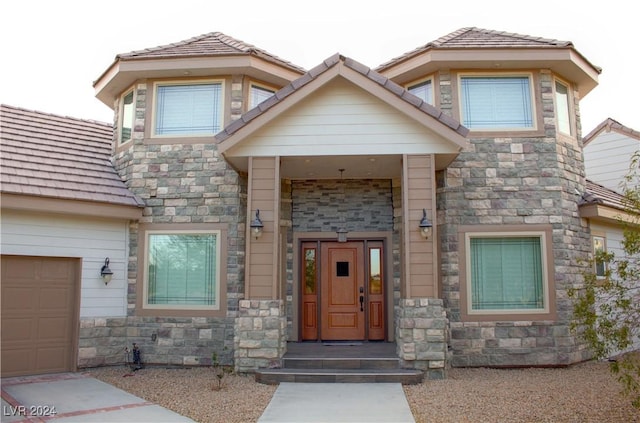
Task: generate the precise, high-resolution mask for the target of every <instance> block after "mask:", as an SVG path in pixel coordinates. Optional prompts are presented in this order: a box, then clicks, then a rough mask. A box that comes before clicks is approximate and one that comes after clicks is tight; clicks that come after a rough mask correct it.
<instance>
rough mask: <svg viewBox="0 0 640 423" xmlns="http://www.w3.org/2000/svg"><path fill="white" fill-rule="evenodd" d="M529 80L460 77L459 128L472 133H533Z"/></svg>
mask: <svg viewBox="0 0 640 423" xmlns="http://www.w3.org/2000/svg"><path fill="white" fill-rule="evenodd" d="M531 92H532V84H531V78H530V77H529V76H462V77H461V78H460V104H461V106H460V107H461V116H462V124H463V125H464V126H466V127H467V128H469V129H472V130H473V129H476V130H505V129H511V130H528V129H534V128H535V125H534V117H533V115H534V113H533V102H532V94H531Z"/></svg>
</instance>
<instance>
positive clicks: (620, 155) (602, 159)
mask: <svg viewBox="0 0 640 423" xmlns="http://www.w3.org/2000/svg"><path fill="white" fill-rule="evenodd" d="M582 144H583V145H584V166H585V173H586V174H587V176H588V178H589V179H591V180H592V181H594V182H596V183H598V184H600V185H602V186H605V187H607V188H609V189H611V190H614V191H617V192H619V193H623V192H624V185H623V183H624V178H625V176H627V175H628V174H629V166H630V165H631V160H630V159H631V157H632V156H633V155H634V154H640V132H638V131H635V130H633V129H631V128H628V127H626V126H624V125H622V124H620V123H619V122H617V121H615V120H613V119H611V118H608V119H607V120H605V121H604V122H602V123H601V124H600V125H598V126H597V127H595V128H594V129H593V130H592V131H591V132H589V134H588V135H586V136H585V137H584V138H583V139H582Z"/></svg>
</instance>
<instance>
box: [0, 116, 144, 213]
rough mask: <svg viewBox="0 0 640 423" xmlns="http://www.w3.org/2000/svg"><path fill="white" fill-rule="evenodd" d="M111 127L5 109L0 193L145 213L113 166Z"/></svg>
mask: <svg viewBox="0 0 640 423" xmlns="http://www.w3.org/2000/svg"><path fill="white" fill-rule="evenodd" d="M112 137H113V127H112V126H111V125H109V124H106V123H101V122H96V121H90V120H80V119H75V118H70V117H63V116H57V115H52V114H47V113H42V112H37V111H32V110H26V109H21V108H18V107H13V106H7V105H4V104H3V105H0V185H1V186H0V191H1V192H2V193H8V194H22V195H32V196H39V197H49V198H57V199H65V200H82V201H92V202H99V203H109V204H115V205H124V206H134V207H143V206H144V203H143V201H142V200H141V199H140V198H138V197H137V196H136V195H135V194H133V193H132V192H131V191H129V190H128V189H127V187H126V186H125V184H124V183H123V182H122V180H121V179H120V177H119V176H118V174H117V172H116V171H115V169H114V167H113V165H112V163H111V142H112Z"/></svg>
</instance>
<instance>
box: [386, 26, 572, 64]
mask: <svg viewBox="0 0 640 423" xmlns="http://www.w3.org/2000/svg"><path fill="white" fill-rule="evenodd" d="M476 48H487V49H488V48H492V49H495V48H573V43H571V42H570V41H559V40H554V39H549V38H542V37H533V36H530V35H522V34H515V33H510V32H504V31H493V30H488V29H482V28H476V27H467V28H461V29H459V30H457V31H454V32H452V33H450V34H447V35H445V36H443V37H440V38H438V39H437V40H435V41H431V42H429V43H427V44H425V45H423V46H421V47H418V48H416V49H414V50H412V51H410V52H408V53H405V54H403V55H401V56H398V57H395V58H393V59H391V60H390V61H388V62H386V63H383V64H381V65H380V66H378V67H377V68H376V70H377V71H382V70H384V69H386V68H389V67H391V66H393V65H395V64H397V63H399V62H402V61H404V60H407V59H409V58H411V57H414V56H417V55H419V54H421V53H423V52H425V51H428V50H435V49H476Z"/></svg>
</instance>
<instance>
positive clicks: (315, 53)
mask: <svg viewBox="0 0 640 423" xmlns="http://www.w3.org/2000/svg"><path fill="white" fill-rule="evenodd" d="M632 4H633V2H631V1H629V0H607V1H606V2H597V3H596V2H593V1H589V0H536V1H531V2H524V1H522V0H483V1H479V0H453V1H451V2H442V1H440V2H434V1H428V0H393V1H389V2H382V1H376V0H367V1H361V0H322V1H300V0H297V1H294V0H227V1H221V0H205V1H201V0H182V1H175V0H173V1H167V0H110V1H101V2H98V1H95V0H93V1H92V0H84V1H80V0H21V1H10V2H5V3H3V7H2V9H3V10H2V13H1V15H0V40H1V43H2V55H1V56H0V103H2V104H7V105H10V106H16V107H22V108H25V109H30V110H37V111H40V112H45V113H52V114H56V115H63V116H70V117H75V118H80V119H91V120H97V121H101V122H108V123H111V122H112V121H113V111H112V110H111V109H110V108H109V107H108V106H106V105H105V104H103V103H102V102H100V101H99V100H98V99H97V98H96V97H95V91H94V89H93V82H94V81H95V80H96V79H98V77H99V76H100V75H101V74H102V73H103V72H104V71H105V70H106V69H107V68H108V67H109V66H110V65H111V64H112V63H113V61H114V59H115V56H116V54H119V53H127V52H130V51H133V50H140V49H144V48H149V47H156V46H160V45H166V44H170V43H174V42H178V41H182V40H186V39H189V38H192V37H195V36H198V35H202V34H206V33H210V32H215V31H220V32H222V33H224V34H226V35H229V36H231V37H233V38H236V39H239V40H241V41H244V42H246V43H249V44H253V45H255V46H256V47H258V48H261V49H263V50H266V51H268V52H270V53H272V54H275V55H276V56H279V57H280V58H282V59H285V60H288V61H290V62H292V63H294V64H296V65H299V66H302V67H303V68H305V69H311V68H312V67H314V66H316V65H317V64H319V63H321V62H322V61H323V60H324V59H326V58H328V57H329V56H331V55H333V54H335V53H340V54H342V55H344V56H347V57H350V58H352V59H354V60H356V61H358V62H360V63H362V64H364V65H367V66H369V67H371V68H375V67H376V66H378V65H380V64H382V63H384V62H386V61H388V60H390V59H392V58H394V57H396V56H399V55H401V54H403V53H406V52H408V51H411V50H413V49H414V48H416V47H419V46H422V45H424V44H426V43H428V42H430V41H433V40H436V39H438V38H440V37H442V36H444V35H447V34H449V33H451V32H453V31H456V30H458V29H460V28H463V27H478V28H483V29H490V30H496V31H506V32H513V33H518V34H525V35H531V36H539V37H544V38H553V39H557V40H562V41H571V42H573V44H574V46H575V48H576V49H577V50H578V51H579V52H580V53H581V54H582V55H583V56H585V57H586V58H587V60H589V61H590V62H591V63H592V64H594V65H596V66H598V67H600V68H602V73H601V74H600V76H599V85H598V87H596V88H595V89H594V90H593V91H591V92H590V93H589V94H588V95H587V96H586V97H585V98H584V99H583V100H582V101H581V102H580V108H581V113H582V127H583V135H586V134H587V133H589V132H590V131H591V130H592V129H593V128H595V127H596V126H597V125H599V124H600V123H602V122H603V121H604V120H606V119H607V118H613V119H615V120H617V121H618V122H620V123H621V124H623V125H625V126H627V127H630V128H633V129H635V130H640V111H639V108H638V107H637V99H638V98H640V84H638V83H637V75H638V72H640V54H638V53H639V49H638V43H639V42H640V25H639V23H638V19H637V16H638V15H637V13H636V12H635V9H633V10H632ZM633 7H634V8H635V6H633Z"/></svg>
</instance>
